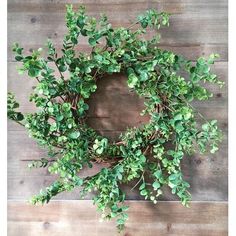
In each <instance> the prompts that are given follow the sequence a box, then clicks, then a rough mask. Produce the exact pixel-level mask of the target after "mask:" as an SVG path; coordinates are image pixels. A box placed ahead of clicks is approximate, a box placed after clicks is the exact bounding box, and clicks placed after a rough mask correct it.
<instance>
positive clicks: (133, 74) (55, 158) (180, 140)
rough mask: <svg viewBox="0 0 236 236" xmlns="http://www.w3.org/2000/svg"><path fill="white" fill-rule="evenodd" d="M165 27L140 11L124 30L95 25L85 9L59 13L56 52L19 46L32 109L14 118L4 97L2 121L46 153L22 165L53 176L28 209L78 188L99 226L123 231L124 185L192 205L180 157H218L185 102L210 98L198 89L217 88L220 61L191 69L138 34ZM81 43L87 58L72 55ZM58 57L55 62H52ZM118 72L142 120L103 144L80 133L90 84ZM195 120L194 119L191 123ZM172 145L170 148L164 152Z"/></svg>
mask: <svg viewBox="0 0 236 236" xmlns="http://www.w3.org/2000/svg"><path fill="white" fill-rule="evenodd" d="M168 25H169V14H167V13H164V12H162V13H159V12H157V11H156V10H148V11H146V12H145V13H144V14H142V15H140V16H138V18H137V21H136V22H134V23H133V24H132V25H130V26H129V27H127V28H123V27H118V28H113V27H112V25H111V24H110V23H109V22H108V19H107V17H106V16H104V15H102V16H101V18H100V19H99V20H96V19H95V18H93V17H91V16H88V15H87V14H86V12H85V9H84V7H80V8H79V9H78V10H77V11H75V10H73V8H72V6H71V5H69V6H67V14H66V26H67V28H68V33H67V34H66V35H65V37H64V40H63V48H62V50H61V53H58V52H57V50H56V48H55V46H54V44H53V42H52V41H48V43H47V48H48V56H47V57H46V58H44V57H42V56H41V51H42V49H39V50H36V51H33V52H32V54H31V55H24V53H23V48H21V47H20V46H19V45H18V44H17V43H16V44H15V45H14V47H13V52H14V53H15V59H16V60H17V61H19V62H21V64H22V66H21V67H20V68H19V69H18V71H19V73H20V74H23V73H27V74H28V76H29V77H31V78H32V79H35V80H37V81H38V83H37V86H36V87H35V89H34V92H33V93H32V94H31V96H30V101H31V102H33V103H35V105H36V107H37V108H38V109H37V111H36V112H32V113H28V114H22V113H21V112H19V111H17V108H18V107H19V104H18V103H17V102H16V101H15V98H14V95H13V94H11V93H9V95H8V117H9V118H10V119H12V120H14V121H16V122H18V123H19V124H21V125H23V126H25V127H26V129H27V130H28V132H29V135H30V137H32V138H34V139H35V140H37V142H38V144H39V145H40V146H41V147H44V148H46V149H47V150H48V156H47V157H43V158H42V159H40V160H36V161H33V162H31V163H30V164H29V167H31V168H48V171H49V172H50V173H51V174H56V175H57V176H58V179H57V180H56V181H55V182H54V183H52V184H51V185H50V186H49V187H47V188H46V189H45V190H41V191H40V193H39V194H38V195H36V196H33V197H32V199H31V202H32V203H33V204H37V203H47V202H49V200H50V199H51V198H52V197H53V196H55V195H57V194H59V193H61V192H63V191H72V190H73V189H75V188H77V187H80V188H81V197H84V196H85V195H86V194H87V193H88V192H91V191H94V192H95V193H96V195H95V197H94V203H95V204H96V205H97V207H98V209H99V210H100V211H101V212H102V216H103V218H105V219H111V218H114V217H116V219H117V227H118V228H119V229H120V230H121V229H123V227H124V224H125V221H126V220H127V218H128V215H127V213H126V210H128V206H125V205H124V200H125V193H124V192H123V191H122V190H121V188H120V186H121V185H122V184H127V183H129V182H130V181H133V180H136V181H137V184H136V185H135V186H134V187H137V188H139V191H140V194H141V195H142V196H143V197H144V198H145V199H148V200H151V201H152V202H153V203H154V204H156V203H157V199H158V197H159V196H160V195H162V194H163V191H162V187H163V186H169V187H170V188H171V191H172V193H173V194H176V195H177V196H178V197H179V198H180V200H181V201H182V203H183V205H185V206H188V203H189V200H190V193H189V191H188V188H189V187H190V186H189V184H188V183H187V182H186V181H185V180H184V178H183V173H182V171H181V160H182V159H183V157H184V155H185V154H188V155H190V154H193V153H195V152H198V151H199V152H200V153H204V152H205V151H207V150H210V152H211V153H214V152H215V151H217V150H218V142H219V141H220V139H221V132H220V131H219V129H218V127H217V121H216V120H211V121H207V120H205V119H204V117H203V116H202V115H201V114H200V113H199V112H197V111H196V110H195V109H194V107H193V106H192V105H191V102H192V101H195V100H200V101H202V100H207V99H209V98H211V97H212V96H213V95H212V93H211V92H210V91H209V90H208V89H206V87H205V84H206V83H213V84H218V85H219V86H222V85H223V83H222V82H221V81H220V80H218V78H217V76H216V75H215V74H213V73H212V72H211V70H210V65H211V64H213V63H214V61H215V59H216V58H217V57H218V55H216V54H212V55H210V57H209V58H208V59H205V58H203V57H200V58H199V59H197V61H196V62H192V61H190V60H187V59H186V58H184V57H183V56H181V55H176V54H175V53H173V52H171V51H167V50H163V49H160V48H159V47H158V43H159V39H160V35H159V34H158V33H156V34H155V35H154V36H153V37H151V38H150V39H147V37H145V34H146V33H147V32H149V30H152V31H153V32H156V30H158V29H159V28H160V27H164V26H168ZM81 37H85V38H86V39H87V40H88V43H89V45H90V46H91V52H90V53H88V52H80V51H79V46H80V38H81ZM59 54H61V56H59ZM115 73H125V74H126V75H127V85H128V87H129V88H130V90H131V91H134V92H136V93H137V94H138V95H139V96H140V97H144V98H145V109H144V110H143V112H142V115H144V114H149V115H150V121H149V123H147V124H144V125H142V126H140V127H137V128H136V127H135V128H132V129H128V130H127V131H126V132H125V133H123V134H122V135H121V137H120V141H119V142H111V141H109V140H108V139H107V138H106V137H103V136H101V135H99V134H98V133H97V132H96V131H95V130H93V129H92V128H91V127H88V126H87V124H86V122H85V118H86V115H87V111H88V109H89V106H88V104H87V103H86V101H87V100H88V99H89V97H90V95H91V94H92V93H94V92H95V91H96V89H97V80H99V79H102V77H103V76H104V75H105V74H115ZM198 116H200V118H203V122H201V121H200V122H199V119H198V118H197V117H198ZM170 144H171V145H170ZM101 161H102V162H109V163H110V167H108V168H103V169H102V170H101V171H100V172H99V173H97V174H95V175H94V176H88V177H85V178H82V177H80V175H79V172H80V170H81V169H83V168H86V167H90V168H92V167H93V163H94V162H101Z"/></svg>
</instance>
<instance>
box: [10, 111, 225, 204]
mask: <svg viewBox="0 0 236 236" xmlns="http://www.w3.org/2000/svg"><path fill="white" fill-rule="evenodd" d="M219 114H224V112H219ZM222 125H224V124H222ZM222 128H223V127H222ZM106 134H107V133H106V132H105V135H106ZM117 134H118V131H117V133H116V135H117ZM113 135H114V134H113ZM107 136H108V135H107ZM108 137H109V136H108ZM45 155H46V152H45V151H43V150H42V149H40V148H39V147H37V145H36V144H35V142H34V141H33V140H31V139H30V138H28V137H27V134H26V132H24V131H9V133H8V198H9V199H28V198H29V197H31V196H32V195H33V194H37V193H38V192H39V190H40V189H41V188H44V187H46V186H48V185H49V184H50V183H52V182H53V181H54V180H55V178H56V176H54V177H53V176H50V175H49V173H48V171H47V170H46V169H36V170H35V169H34V170H31V171H30V170H28V169H27V162H25V161H24V162H23V161H21V160H31V159H39V158H41V157H45ZM227 156H228V152H227V130H224V140H223V143H222V144H221V145H220V150H219V151H218V152H217V153H216V154H215V155H211V154H208V153H207V154H204V155H199V154H196V155H194V156H192V157H186V158H185V159H184V161H183V165H182V169H183V173H184V176H185V178H186V180H187V181H189V182H190V185H191V189H190V192H191V193H192V197H193V199H194V200H227V193H228V189H227V186H228V183H227V169H228V159H227ZM101 167H104V165H95V167H94V168H93V169H88V168H87V169H86V168H85V170H83V171H82V172H81V173H80V174H81V176H87V175H92V174H95V173H96V172H97V171H98V170H99V168H101ZM135 183H136V181H134V182H132V183H129V184H128V185H127V186H123V187H122V188H123V189H124V190H125V191H126V193H127V199H142V197H141V196H140V195H139V193H138V191H137V189H135V190H133V191H130V189H131V188H132V187H133V186H134V185H135ZM92 196H93V195H92V194H90V195H88V196H87V199H91V197H92ZM78 198H79V195H78V191H75V192H72V193H66V194H62V195H60V196H58V197H57V199H78ZM176 199H177V198H176V197H175V196H173V195H172V194H171V193H170V191H169V190H168V189H166V190H165V194H164V197H163V198H162V200H176Z"/></svg>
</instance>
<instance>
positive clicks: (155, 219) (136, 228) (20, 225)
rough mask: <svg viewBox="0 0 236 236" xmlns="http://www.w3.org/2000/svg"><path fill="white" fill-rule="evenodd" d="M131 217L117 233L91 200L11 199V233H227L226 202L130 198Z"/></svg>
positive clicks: (57, 235)
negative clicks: (31, 203) (31, 201)
mask: <svg viewBox="0 0 236 236" xmlns="http://www.w3.org/2000/svg"><path fill="white" fill-rule="evenodd" d="M126 203H127V205H129V206H130V209H129V210H128V213H129V220H128V221H127V225H126V229H125V231H124V232H122V233H121V234H118V233H117V232H116V229H115V222H99V218H100V213H98V212H96V208H95V206H93V204H92V202H91V201H52V202H51V203H50V204H49V205H47V206H43V207H42V206H38V207H33V206H29V205H27V204H26V203H25V202H24V201H9V202H8V235H9V236H19V235H24V236H38V235H43V236H47V235H50V236H54V235H55V236H72V235H73V236H88V235H89V236H100V235H103V236H106V235H107V236H116V235H117V236H118V235H120V236H157V235H158V236H167V235H168V236H171V235H172V236H178V235H179V236H226V235H228V232H227V218H228V217H227V203H226V202H215V203H208V202H192V204H191V207H190V208H185V207H183V206H182V205H181V204H180V203H179V202H159V203H158V204H157V205H155V206H153V204H152V203H150V202H143V201H127V202H126Z"/></svg>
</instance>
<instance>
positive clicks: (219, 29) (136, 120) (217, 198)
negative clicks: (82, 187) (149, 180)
mask: <svg viewBox="0 0 236 236" xmlns="http://www.w3.org/2000/svg"><path fill="white" fill-rule="evenodd" d="M66 3H68V1H66V0H37V1H36V0H24V1H22V0H9V1H8V90H9V91H13V92H15V93H16V96H17V99H18V100H19V101H20V104H21V110H22V111H23V112H30V111H32V110H34V109H35V108H34V107H33V106H32V104H30V103H29V102H28V96H29V94H30V92H31V88H32V86H34V85H35V81H34V80H33V79H29V78H27V76H23V77H22V76H19V75H17V72H16V70H15V68H16V66H17V65H18V63H16V62H15V60H14V56H13V54H12V53H11V46H12V44H13V42H19V43H20V45H21V46H22V47H24V48H25V51H26V53H29V52H30V51H32V49H36V48H39V47H42V46H43V45H44V44H45V42H46V40H47V38H51V39H52V40H53V42H54V43H55V45H56V48H57V49H60V48H61V45H62V40H63V35H64V33H65V32H66V27H65V23H64V15H65V4H66ZM70 3H73V4H74V5H75V6H76V7H77V6H79V5H81V4H83V5H85V6H86V8H87V10H88V12H89V14H90V15H93V16H96V17H97V16H99V14H100V13H101V12H103V13H105V14H107V15H108V18H109V20H110V21H111V23H112V24H113V26H114V27H119V26H127V25H129V24H130V23H131V22H132V21H133V20H134V19H135V17H136V16H137V14H139V13H141V12H143V11H145V10H146V9H149V8H156V9H159V10H160V11H167V12H170V13H171V14H172V16H171V21H170V27H169V28H166V29H163V30H161V31H160V33H161V34H162V39H161V42H160V45H159V46H160V47H161V48H164V49H168V50H173V51H174V52H176V53H178V54H182V55H184V56H186V57H187V58H189V59H190V60H196V58H197V57H199V56H208V55H209V54H211V53H213V52H214V53H219V54H220V55H221V57H220V59H219V60H218V62H217V63H216V64H215V65H214V67H213V70H214V71H215V72H216V74H217V75H219V76H220V77H221V79H222V80H223V81H225V82H226V86H225V87H224V88H223V89H222V90H219V88H217V87H215V86H212V85H211V86H208V88H210V89H211V90H212V91H213V94H214V97H213V99H211V100H210V101H208V102H204V103H195V104H194V106H195V107H196V108H198V109H199V111H200V112H201V113H202V114H204V115H205V116H206V118H208V119H218V120H219V126H220V128H221V129H222V130H223V134H224V139H223V142H222V145H221V147H220V151H219V152H217V153H216V155H215V156H212V155H209V154H206V155H195V156H192V157H186V158H185V159H184V161H183V164H182V168H183V172H184V174H185V178H186V180H187V181H189V182H190V184H191V189H190V192H191V193H192V199H193V201H194V202H192V204H191V208H190V209H186V208H184V207H182V205H180V204H179V202H171V201H173V200H174V201H176V200H178V199H177V198H176V197H175V196H174V195H172V194H171V193H170V191H169V190H168V189H164V192H165V197H163V198H161V199H160V200H161V201H160V202H159V203H158V204H157V206H153V205H152V204H150V203H149V202H143V201H141V200H142V197H141V196H140V195H139V194H138V192H137V189H134V190H133V191H130V188H131V187H132V186H134V185H135V182H132V183H129V186H122V189H123V190H124V191H125V192H126V194H127V199H130V200H131V199H133V200H136V201H128V204H129V205H130V206H131V207H130V210H129V216H130V219H129V221H128V224H127V229H126V231H125V232H124V233H123V234H121V235H122V236H144V235H145V236H156V235H158V236H164V235H173V236H178V235H181V236H225V235H227V202H224V201H227V199H228V179H227V173H228V172H227V169H228V158H227V157H228V152H227V144H228V141H227V135H228V105H227V104H228V100H227V97H228V90H227V78H228V75H227V74H228V71H227V70H228V69H227V68H228V63H227V61H228V45H227V44H228V38H227V32H228V25H227V23H228V15H227V10H228V1H227V0H200V1H194V0H148V1H145V0H135V1H131V0H110V1H106V0H86V1H83V0H71V1H70ZM148 36H151V33H149V35H148ZM77 49H78V50H82V51H88V50H90V49H89V47H88V42H87V40H85V39H80V42H79V46H78V48H77ZM125 81H126V78H124V77H123V78H119V79H117V78H116V77H114V78H109V79H104V80H102V81H100V82H99V83H101V84H100V85H99V90H98V91H97V92H96V93H95V94H94V95H93V96H92V97H91V99H90V100H89V101H88V103H89V105H90V111H89V118H88V120H87V122H88V124H90V125H91V126H93V127H94V128H95V129H96V130H97V131H98V132H100V133H101V134H103V135H105V136H107V137H109V138H110V139H113V140H115V139H117V137H118V136H119V134H120V133H121V132H123V131H124V130H125V129H126V127H130V126H138V125H140V124H141V123H144V122H147V121H148V117H140V116H139V113H140V111H141V110H142V109H143V100H140V99H139V98H138V97H137V96H136V95H135V94H132V93H130V92H129V91H128V89H127V86H126V82H125ZM121 114H122V115H121ZM123 114H125V115H123ZM45 155H46V152H45V150H42V149H40V148H38V147H37V145H36V143H35V141H33V140H31V139H30V138H29V137H28V135H27V133H26V131H25V130H24V129H23V128H22V127H19V126H17V125H16V124H13V122H8V199H9V201H8V235H10V236H21V235H24V236H38V235H45V236H47V235H50V236H54V235H57V236H60V235H61V236H62V235H63V236H70V235H75V236H77V235H78V236H87V235H89V236H98V235H99V236H100V235H104V236H106V235H109V236H110V235H112V236H113V235H116V231H115V227H114V223H112V222H111V223H99V214H98V213H96V211H95V207H94V206H93V205H92V202H91V201H89V200H84V201H74V200H75V199H76V200H77V199H79V189H77V190H76V191H74V192H71V193H63V194H60V195H58V196H57V197H56V199H61V200H60V201H52V202H51V203H50V204H49V205H47V206H45V207H32V206H29V205H27V204H26V203H25V200H26V199H28V198H29V197H30V196H31V195H33V194H36V193H38V191H39V189H40V188H43V187H46V186H47V185H49V184H50V183H51V182H53V180H54V179H55V177H56V176H51V175H49V173H48V172H47V170H45V169H38V170H33V171H29V170H28V169H27V168H26V162H25V161H24V162H22V161H21V160H22V159H37V158H41V157H44V156H45ZM102 167H103V166H102V165H95V166H94V168H93V169H85V170H83V172H81V175H82V176H86V175H91V174H93V173H96V172H97V171H99V169H100V168H102ZM93 196H94V195H93V194H92V193H91V194H90V195H88V196H87V199H91V198H92V197H93ZM65 199H66V200H70V201H66V200H65ZM73 199H74V200H73ZM18 200H19V201H18ZM22 200H24V201H22ZM163 200H168V201H169V202H165V201H163ZM199 201H211V202H199Z"/></svg>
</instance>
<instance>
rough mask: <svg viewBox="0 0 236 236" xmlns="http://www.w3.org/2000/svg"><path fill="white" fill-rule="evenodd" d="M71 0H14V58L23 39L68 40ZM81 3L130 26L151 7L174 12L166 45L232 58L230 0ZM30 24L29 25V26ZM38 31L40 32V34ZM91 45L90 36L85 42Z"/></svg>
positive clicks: (33, 42) (190, 53) (30, 45)
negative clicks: (67, 12) (67, 11)
mask: <svg viewBox="0 0 236 236" xmlns="http://www.w3.org/2000/svg"><path fill="white" fill-rule="evenodd" d="M66 3H68V2H67V1H55V0H53V1H49V0H47V1H33V0H31V1H24V2H22V1H20V0H14V1H13V0H10V1H8V29H9V30H8V45H9V47H8V52H9V53H8V59H9V60H14V59H13V56H12V53H10V48H11V45H12V43H13V42H19V43H20V44H21V45H23V46H24V48H25V49H26V51H29V50H32V49H35V48H38V47H42V46H43V45H44V44H45V42H46V40H47V38H51V39H52V40H53V41H54V43H55V44H56V46H57V47H59V46H60V45H62V40H63V34H64V33H65V32H66V27H65V23H64V15H65V4H66ZM70 3H73V4H74V5H75V7H77V6H79V5H81V4H83V5H85V6H86V8H87V10H88V12H89V14H90V15H92V16H95V17H98V16H99V14H100V13H101V12H103V13H105V14H107V15H108V17H109V20H110V21H111V23H112V24H113V26H114V27H118V26H128V25H129V24H130V22H131V21H134V20H135V18H136V16H137V14H139V13H141V12H143V11H145V10H146V9H149V8H155V9H158V10H160V11H167V12H169V13H171V14H172V16H171V21H170V27H169V28H168V29H163V30H161V31H160V32H161V33H162V40H161V45H162V47H167V48H169V49H173V50H174V51H176V52H178V53H181V54H183V55H185V56H187V57H189V58H190V59H196V57H197V56H200V55H202V54H203V55H204V54H206V55H207V54H209V53H211V52H215V53H220V54H221V56H222V57H221V60H224V61H226V60H227V57H228V55H227V40H228V39H227V30H228V28H227V0H214V1H207V0H202V1H198V2H197V3H196V1H194V0H181V1H177V0H167V1H164V0H161V1H156V0H153V1H144V0H138V1H126V0H119V1H115V0H112V1H109V2H108V1H94V0H90V1H81V0H80V1H71V2H70ZM199 26H200V27H201V30H199ZM25 29H27V30H25ZM36 35H37V37H35V36H36ZM79 48H80V49H81V50H88V43H87V40H86V39H84V38H82V39H81V40H80V43H79Z"/></svg>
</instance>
